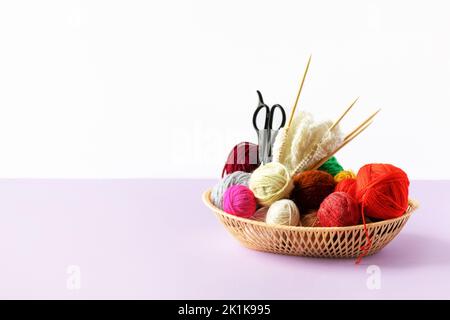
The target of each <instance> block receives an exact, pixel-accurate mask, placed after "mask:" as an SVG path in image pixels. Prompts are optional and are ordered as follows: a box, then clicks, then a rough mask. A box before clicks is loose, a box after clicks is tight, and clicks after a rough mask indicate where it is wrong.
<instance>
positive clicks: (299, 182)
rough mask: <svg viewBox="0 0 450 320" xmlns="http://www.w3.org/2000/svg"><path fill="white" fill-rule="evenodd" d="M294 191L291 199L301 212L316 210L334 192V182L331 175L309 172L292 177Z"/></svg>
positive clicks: (323, 172)
mask: <svg viewBox="0 0 450 320" xmlns="http://www.w3.org/2000/svg"><path fill="white" fill-rule="evenodd" d="M293 181H294V190H293V191H292V195H291V198H292V200H294V202H295V204H296V205H297V207H299V208H300V211H301V212H306V211H307V210H311V209H317V208H319V206H320V204H321V203H322V201H323V199H325V198H326V197H327V196H328V195H329V194H330V193H332V192H333V191H334V187H335V186H336V182H335V181H334V178H333V176H332V175H331V174H329V173H327V172H325V171H319V170H309V171H304V172H302V173H299V174H296V175H295V176H294V177H293Z"/></svg>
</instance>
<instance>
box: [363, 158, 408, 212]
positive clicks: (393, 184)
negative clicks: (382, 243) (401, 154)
mask: <svg viewBox="0 0 450 320" xmlns="http://www.w3.org/2000/svg"><path fill="white" fill-rule="evenodd" d="M408 188H409V179H408V176H407V175H406V173H405V172H404V171H403V170H402V169H400V168H397V167H395V166H393V165H391V164H379V163H376V164H367V165H365V166H363V167H362V168H361V169H359V171H358V175H357V177H356V199H357V201H358V202H359V204H360V205H361V206H362V208H363V210H364V213H365V214H366V215H367V216H369V217H371V218H378V219H392V218H397V217H400V216H401V215H403V214H404V213H405V212H406V209H407V208H408Z"/></svg>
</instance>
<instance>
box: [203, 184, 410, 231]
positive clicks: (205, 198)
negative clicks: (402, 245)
mask: <svg viewBox="0 0 450 320" xmlns="http://www.w3.org/2000/svg"><path fill="white" fill-rule="evenodd" d="M210 195H211V189H207V190H206V191H204V192H203V194H202V199H203V202H204V203H205V205H206V206H207V207H209V208H210V209H211V210H213V211H214V212H215V213H217V214H220V215H221V216H225V217H227V218H229V219H234V220H237V221H241V222H244V223H249V224H253V225H256V226H263V227H266V228H267V227H268V228H273V229H281V230H297V231H300V230H302V231H317V232H320V231H327V232H333V231H346V230H358V229H364V225H362V224H358V225H356V226H348V227H304V226H283V225H271V224H267V223H265V222H262V221H257V220H252V219H247V218H241V217H237V216H234V215H232V214H229V213H226V212H225V211H223V210H221V209H219V208H217V207H216V206H215V205H214V204H213V203H212V202H211V197H210ZM408 202H409V207H408V209H407V210H406V212H405V213H404V214H402V215H401V216H400V217H397V218H393V219H388V220H383V221H378V222H371V223H368V224H367V225H368V226H370V227H376V226H382V225H385V224H390V223H394V222H395V221H397V220H402V219H405V218H409V217H410V216H411V214H412V213H413V212H414V211H415V210H416V209H417V208H418V207H419V203H418V202H417V200H413V199H409V201H408Z"/></svg>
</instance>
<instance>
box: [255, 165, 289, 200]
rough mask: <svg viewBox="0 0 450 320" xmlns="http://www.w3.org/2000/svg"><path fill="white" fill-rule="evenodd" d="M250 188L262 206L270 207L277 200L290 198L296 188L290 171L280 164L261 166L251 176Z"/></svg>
mask: <svg viewBox="0 0 450 320" xmlns="http://www.w3.org/2000/svg"><path fill="white" fill-rule="evenodd" d="M248 186H249V188H250V190H252V191H253V193H254V195H255V198H256V199H257V201H258V203H259V204H260V205H261V206H270V205H271V204H272V203H274V202H275V201H277V200H280V199H284V198H289V195H290V194H291V191H292V189H293V188H294V184H293V182H292V179H291V175H290V174H289V172H288V170H287V169H286V167H285V166H283V165H282V164H281V163H278V162H270V163H267V164H263V165H261V166H259V167H258V168H257V169H256V170H255V171H253V173H252V174H251V176H250V180H249V181H248Z"/></svg>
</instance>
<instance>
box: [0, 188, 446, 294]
mask: <svg viewBox="0 0 450 320" xmlns="http://www.w3.org/2000/svg"><path fill="white" fill-rule="evenodd" d="M213 183H214V181H212V180H152V179H140V180H139V179H135V180H1V181H0V251H1V260H0V298H3V299H12V298H14V299H15V298H25V299H319V298H320V299H335V298H340V299H347V298H352V299H395V298H405V299H409V298H414V299H415V298H424V299H427V298H436V299H441V298H445V299H449V298H450V204H449V203H450V201H449V199H450V181H413V182H412V185H411V192H410V193H411V197H412V198H415V199H418V200H419V201H420V204H421V207H420V209H419V210H418V211H416V212H415V213H414V214H413V215H412V217H411V219H410V220H409V221H408V223H407V224H406V226H405V227H404V229H403V230H402V232H401V233H400V234H399V236H398V237H397V238H396V239H394V240H393V241H392V242H391V243H390V244H389V245H388V246H387V247H386V248H384V249H383V250H382V251H381V252H380V253H378V254H376V255H374V256H371V257H366V258H365V259H364V260H363V262H362V264H361V265H358V266H356V265H355V264H354V260H351V259H350V260H349V259H343V260H331V259H315V258H302V257H293V256H283V255H275V254H269V253H261V252H256V251H252V250H249V249H246V248H244V247H241V246H240V245H239V243H238V242H237V241H236V240H234V239H233V238H232V237H231V236H230V235H229V234H228V233H227V232H226V231H225V229H224V228H223V227H222V225H221V224H220V222H219V221H218V220H217V219H216V217H215V216H214V215H213V213H212V212H210V211H209V210H208V209H207V208H206V207H205V206H204V205H203V203H202V201H201V193H202V191H203V190H205V189H206V188H208V187H210V186H211V185H213ZM70 265H75V266H77V268H79V271H80V272H79V274H77V275H79V277H77V279H78V280H79V282H77V283H79V285H80V286H79V288H77V287H75V288H74V287H73V286H70V285H69V286H68V285H67V284H68V282H69V283H73V282H71V281H72V280H73V275H74V274H73V273H72V274H69V273H68V266H70ZM370 265H376V266H378V267H379V268H380V274H379V275H380V277H379V280H380V282H379V283H380V284H381V287H380V288H379V289H376V290H373V289H372V290H370V289H369V288H368V287H367V284H366V283H367V279H368V277H369V274H368V273H367V268H368V266H370Z"/></svg>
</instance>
